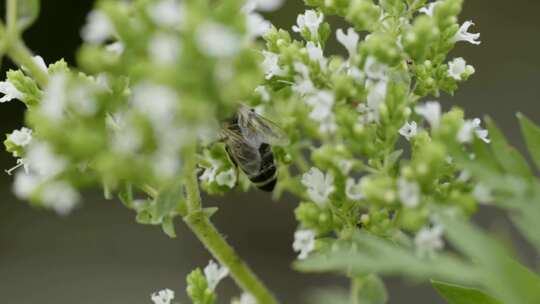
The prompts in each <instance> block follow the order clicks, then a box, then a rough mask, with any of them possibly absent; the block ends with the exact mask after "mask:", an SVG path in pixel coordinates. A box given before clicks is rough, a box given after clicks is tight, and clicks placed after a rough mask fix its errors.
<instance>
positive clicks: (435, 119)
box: [415, 101, 441, 129]
mask: <svg viewBox="0 0 540 304" xmlns="http://www.w3.org/2000/svg"><path fill="white" fill-rule="evenodd" d="M415 111H416V113H417V114H419V115H421V116H422V117H424V119H425V120H427V121H428V122H429V124H430V125H431V128H433V129H436V128H438V127H439V124H440V121H441V104H440V103H439V102H437V101H428V102H426V103H424V104H421V105H417V106H416V107H415Z"/></svg>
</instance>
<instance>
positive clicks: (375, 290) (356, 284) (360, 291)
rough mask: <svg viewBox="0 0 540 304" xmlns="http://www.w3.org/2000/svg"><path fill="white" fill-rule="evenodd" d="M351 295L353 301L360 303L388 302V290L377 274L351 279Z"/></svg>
mask: <svg viewBox="0 0 540 304" xmlns="http://www.w3.org/2000/svg"><path fill="white" fill-rule="evenodd" d="M353 292H354V293H353V297H355V298H356V302H355V303H360V304H384V303H386V302H388V292H387V291H386V287H385V286H384V282H383V281H382V280H381V278H379V277H378V276H376V275H374V274H370V275H368V276H363V277H357V278H354V279H353Z"/></svg>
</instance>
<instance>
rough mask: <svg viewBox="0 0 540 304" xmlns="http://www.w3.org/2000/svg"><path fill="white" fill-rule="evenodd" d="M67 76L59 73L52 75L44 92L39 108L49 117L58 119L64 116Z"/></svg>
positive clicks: (54, 119)
mask: <svg viewBox="0 0 540 304" xmlns="http://www.w3.org/2000/svg"><path fill="white" fill-rule="evenodd" d="M66 82H67V76H66V75H65V74H63V73H57V74H54V75H52V76H51V77H50V79H49V83H48V84H47V87H46V88H45V92H44V93H43V99H42V100H41V103H40V104H39V110H40V111H41V112H42V113H43V114H44V115H45V116H46V117H47V118H49V119H51V120H53V121H57V120H60V119H62V117H63V116H64V108H65V103H66Z"/></svg>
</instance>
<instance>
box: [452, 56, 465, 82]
mask: <svg viewBox="0 0 540 304" xmlns="http://www.w3.org/2000/svg"><path fill="white" fill-rule="evenodd" d="M465 72H467V63H466V62H465V59H463V58H461V57H459V58H455V59H454V60H452V61H451V62H449V63H448V75H449V76H450V77H452V78H454V79H455V80H458V81H460V80H462V78H461V75H463V74H464V73H465Z"/></svg>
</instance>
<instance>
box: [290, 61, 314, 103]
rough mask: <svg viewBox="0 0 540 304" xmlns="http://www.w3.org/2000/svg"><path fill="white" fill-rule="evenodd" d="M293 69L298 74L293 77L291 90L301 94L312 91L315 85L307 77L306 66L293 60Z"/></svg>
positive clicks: (307, 70)
mask: <svg viewBox="0 0 540 304" xmlns="http://www.w3.org/2000/svg"><path fill="white" fill-rule="evenodd" d="M294 70H295V71H296V72H297V73H299V74H300V75H297V76H295V77H294V82H295V83H294V85H293V86H292V89H293V91H295V92H296V93H298V94H300V95H302V96H304V95H307V94H311V93H314V92H315V86H314V85H313V82H312V81H311V78H310V77H309V69H308V67H307V66H306V65H305V64H303V63H301V62H295V63H294Z"/></svg>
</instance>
